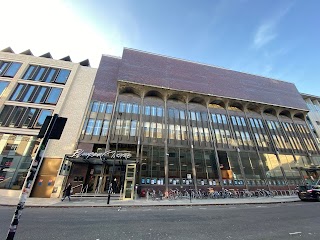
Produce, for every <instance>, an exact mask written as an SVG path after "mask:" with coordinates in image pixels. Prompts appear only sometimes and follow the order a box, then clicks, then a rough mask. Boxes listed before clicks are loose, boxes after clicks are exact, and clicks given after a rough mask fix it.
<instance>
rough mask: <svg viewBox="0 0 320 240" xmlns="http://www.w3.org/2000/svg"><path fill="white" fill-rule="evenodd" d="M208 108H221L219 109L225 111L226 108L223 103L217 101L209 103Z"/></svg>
mask: <svg viewBox="0 0 320 240" xmlns="http://www.w3.org/2000/svg"><path fill="white" fill-rule="evenodd" d="M209 108H221V109H225V108H226V104H225V102H224V101H222V100H219V99H215V100H212V101H210V102H209Z"/></svg>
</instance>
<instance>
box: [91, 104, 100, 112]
mask: <svg viewBox="0 0 320 240" xmlns="http://www.w3.org/2000/svg"><path fill="white" fill-rule="evenodd" d="M98 110H99V102H93V104H92V108H91V112H98Z"/></svg>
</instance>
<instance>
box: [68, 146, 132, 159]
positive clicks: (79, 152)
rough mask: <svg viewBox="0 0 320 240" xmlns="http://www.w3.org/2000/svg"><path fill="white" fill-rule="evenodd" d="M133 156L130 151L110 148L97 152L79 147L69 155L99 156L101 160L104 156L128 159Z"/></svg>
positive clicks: (74, 156)
mask: <svg viewBox="0 0 320 240" xmlns="http://www.w3.org/2000/svg"><path fill="white" fill-rule="evenodd" d="M131 156H132V154H131V152H130V151H117V152H116V151H111V150H108V151H105V152H103V153H97V152H85V151H84V150H82V149H77V150H75V151H74V153H73V154H72V155H71V156H69V157H72V158H79V157H83V158H85V159H88V158H94V157H98V158H100V159H101V160H102V159H104V158H114V159H115V158H117V159H126V160H127V159H128V158H130V157H131Z"/></svg>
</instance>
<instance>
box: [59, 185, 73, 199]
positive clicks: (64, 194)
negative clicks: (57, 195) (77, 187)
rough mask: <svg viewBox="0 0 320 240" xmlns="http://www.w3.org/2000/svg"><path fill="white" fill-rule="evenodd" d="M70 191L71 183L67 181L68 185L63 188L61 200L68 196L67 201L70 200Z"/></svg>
mask: <svg viewBox="0 0 320 240" xmlns="http://www.w3.org/2000/svg"><path fill="white" fill-rule="evenodd" d="M71 192H72V185H71V183H69V184H68V186H67V187H66V188H65V189H64V190H63V197H62V199H61V201H63V200H64V199H65V198H66V197H68V198H69V201H71V199H70V195H71Z"/></svg>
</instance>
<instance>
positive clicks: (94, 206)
mask: <svg viewBox="0 0 320 240" xmlns="http://www.w3.org/2000/svg"><path fill="white" fill-rule="evenodd" d="M300 201H301V200H300V199H296V200H292V201H281V200H279V201H276V202H244V203H239V202H238V203H194V204H192V203H185V204H180V203H179V204H150V205H142V204H139V205H122V204H118V205H109V206H108V205H101V206H99V205H85V206H83V205H78V206H74V205H73V206H67V205H63V206H55V205H45V206H41V205H31V206H28V205H25V207H24V208H122V207H126V208H144V207H175V206H178V207H181V206H187V207H192V206H227V205H231V206H232V205H257V204H263V205H265V204H279V203H294V202H300ZM0 206H2V207H15V206H16V205H10V204H0Z"/></svg>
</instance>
